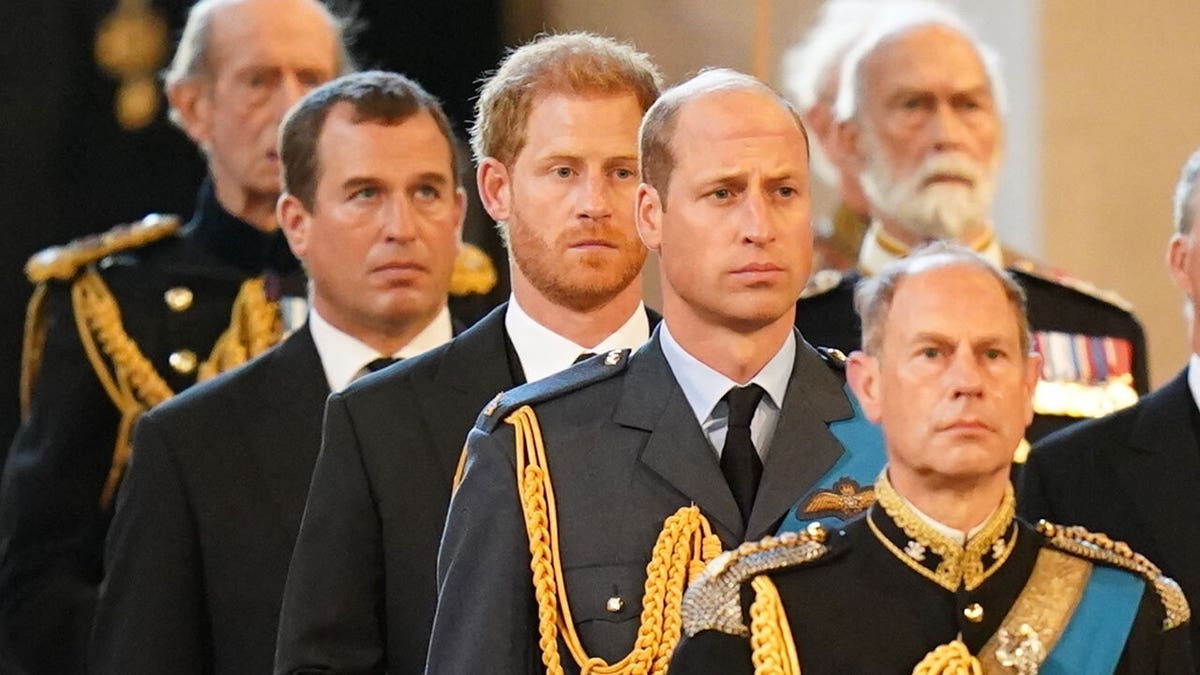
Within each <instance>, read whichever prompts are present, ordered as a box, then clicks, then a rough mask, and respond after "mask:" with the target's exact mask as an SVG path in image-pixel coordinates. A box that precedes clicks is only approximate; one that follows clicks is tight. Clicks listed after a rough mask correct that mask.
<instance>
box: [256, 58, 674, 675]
mask: <svg viewBox="0 0 1200 675" xmlns="http://www.w3.org/2000/svg"><path fill="white" fill-rule="evenodd" d="M659 79H660V78H659V75H658V72H657V70H656V69H655V68H654V66H653V65H652V64H651V63H650V61H649V60H648V59H647V57H646V56H645V55H644V54H640V53H638V52H636V51H634V50H633V49H631V48H630V47H628V46H626V45H621V44H618V43H616V42H614V41H612V40H610V39H607V38H600V37H596V36H592V35H586V34H566V35H556V36H548V37H543V38H540V39H538V40H536V41H534V42H532V43H530V44H527V45H524V46H522V47H521V48H519V49H517V50H516V51H514V52H513V53H512V54H510V55H509V56H508V57H507V58H506V59H505V61H504V62H503V63H502V64H501V66H500V68H499V70H498V71H497V72H496V74H495V75H493V76H492V77H491V78H489V79H488V81H487V82H486V83H485V84H484V85H483V88H482V90H481V93H480V97H479V102H478V105H477V114H476V119H475V126H474V128H473V129H472V145H473V147H474V150H475V156H476V159H477V161H478V170H477V176H478V184H479V189H480V195H481V197H482V199H483V203H484V206H485V207H486V208H487V210H488V212H489V214H490V215H491V216H492V217H493V218H495V219H496V220H497V221H499V222H500V223H501V225H500V226H501V228H502V232H504V234H505V238H506V240H507V241H508V244H509V252H510V258H511V267H510V270H511V274H512V287H513V294H512V297H511V298H510V300H509V302H508V303H507V304H506V305H503V306H501V307H500V308H498V309H496V310H495V311H493V312H492V313H491V314H490V315H488V316H487V317H485V318H484V319H482V320H481V321H480V322H479V323H478V324H477V325H476V326H475V327H474V328H473V329H471V330H469V331H467V332H466V333H464V334H463V335H461V336H459V337H458V338H456V339H455V340H453V341H451V342H450V343H449V344H447V345H444V346H443V347H441V348H438V349H436V350H433V351H431V352H429V353H427V354H425V355H423V356H421V357H420V358H416V359H411V360H408V361H405V362H404V363H402V364H398V365H396V366H395V367H392V368H389V369H387V370H386V371H384V372H382V373H380V374H378V375H376V376H373V377H369V378H365V379H364V380H363V381H362V382H359V383H355V384H354V385H353V386H351V387H350V388H348V389H347V390H346V391H345V392H342V393H340V394H335V395H334V396H332V397H331V398H330V400H329V404H328V406H327V409H326V419H325V438H324V441H323V445H322V449H321V454H320V457H319V458H318V460H317V466H316V469H315V471H314V474H313V482H312V487H311V489H310V493H309V498H308V505H307V507H306V509H305V514H304V520H303V523H302V524H301V527H300V535H299V539H298V540H297V543H296V551H295V554H294V556H293V559H292V566H291V569H290V571H289V572H288V580H287V588H286V590H285V592H284V601H283V611H282V616H281V619H280V628H279V644H278V650H277V651H278V653H277V657H276V672H278V673H307V672H355V673H360V672H379V673H382V672H384V671H387V672H389V673H402V674H410V673H420V672H422V670H423V669H424V665H425V652H426V648H427V646H428V641H429V631H430V626H431V625H432V622H433V612H434V605H435V600H436V589H435V583H434V582H435V578H434V575H435V568H436V554H437V547H438V542H439V540H440V538H441V533H442V525H443V522H444V519H445V514H446V507H447V504H448V503H449V500H450V489H451V484H452V481H453V477H454V475H455V468H456V466H457V464H458V461H459V458H460V456H461V454H462V449H463V442H464V440H465V439H466V435H467V431H468V430H469V429H470V426H471V423H472V421H473V420H474V419H475V417H476V415H478V413H479V410H480V409H481V408H482V407H483V406H484V404H486V403H487V401H488V399H490V398H492V397H493V396H495V395H496V394H497V392H500V391H503V390H506V389H510V388H512V387H513V386H514V385H517V384H521V383H524V382H526V381H533V380H537V379H540V378H542V377H545V376H546V375H549V374H551V373H554V372H557V371H559V370H562V369H564V368H567V367H569V366H570V365H571V364H572V363H573V362H574V361H576V360H577V359H578V358H579V356H580V355H581V354H582V353H587V352H607V351H609V350H613V349H621V348H630V347H635V346H637V345H640V344H641V343H643V342H644V341H645V340H646V338H647V337H648V335H649V326H650V325H651V324H653V323H656V319H657V316H655V315H653V314H652V313H650V312H648V310H646V309H645V307H644V306H643V305H642V302H641V283H640V273H641V268H642V263H643V262H644V260H645V257H646V250H645V247H644V246H642V244H641V242H640V241H638V239H637V234H636V231H635V228H634V224H633V199H634V191H635V189H636V187H637V175H638V169H637V129H638V123H639V122H640V120H641V117H642V113H643V112H644V111H645V110H646V109H647V108H648V107H649V106H650V104H651V103H653V102H654V100H655V99H656V98H657V97H658V88H659Z"/></svg>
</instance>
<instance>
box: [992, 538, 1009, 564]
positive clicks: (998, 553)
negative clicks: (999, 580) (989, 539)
mask: <svg viewBox="0 0 1200 675" xmlns="http://www.w3.org/2000/svg"><path fill="white" fill-rule="evenodd" d="M1007 550H1008V544H1007V543H1005V541H1004V540H1003V539H997V540H996V543H994V544H992V557H993V558H996V559H999V558H1003V557H1004V553H1005V551H1007Z"/></svg>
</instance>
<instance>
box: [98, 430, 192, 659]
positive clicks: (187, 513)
mask: <svg viewBox="0 0 1200 675" xmlns="http://www.w3.org/2000/svg"><path fill="white" fill-rule="evenodd" d="M167 426H168V429H167V431H168V432H169V431H170V430H169V425H167ZM133 445H134V447H135V448H136V453H135V455H134V459H133V461H132V462H131V464H130V467H129V472H128V475H127V476H126V480H125V482H124V484H123V485H122V488H121V492H120V498H119V499H118V503H117V512H116V516H115V517H114V518H113V523H112V527H111V528H110V530H109V536H108V543H107V547H106V555H105V558H106V563H107V572H106V575H105V580H104V584H103V585H102V586H101V590H100V598H99V602H98V603H97V608H96V623H95V626H94V628H93V635H92V645H91V647H92V649H91V658H90V659H89V672H91V673H99V674H102V675H107V674H108V673H112V674H113V675H117V674H120V675H127V674H133V675H137V674H138V673H146V674H153V673H178V674H182V675H186V674H187V673H200V672H202V671H201V664H203V663H204V662H205V661H206V660H207V654H208V652H209V648H208V645H209V644H210V643H211V635H210V634H209V632H208V622H207V620H206V619H205V617H204V613H205V612H204V609H203V607H204V582H203V578H202V571H201V567H200V566H201V563H202V561H201V555H200V545H199V541H198V533H197V531H196V526H195V520H194V518H193V516H192V512H191V509H190V508H189V505H188V500H187V490H186V488H185V486H184V484H183V481H182V479H181V476H182V472H181V471H180V467H179V465H178V462H177V457H176V456H175V455H174V452H173V450H174V448H173V447H172V444H171V442H170V441H169V440H168V438H167V434H165V433H163V431H162V430H160V428H159V423H158V420H157V419H155V418H154V416H153V413H151V414H150V415H149V416H146V417H143V419H142V421H141V422H139V424H138V425H137V430H136V433H135V436H134V443H133Z"/></svg>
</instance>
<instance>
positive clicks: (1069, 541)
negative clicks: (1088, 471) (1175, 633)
mask: <svg viewBox="0 0 1200 675" xmlns="http://www.w3.org/2000/svg"><path fill="white" fill-rule="evenodd" d="M1037 529H1038V532H1041V533H1042V534H1043V535H1045V536H1046V537H1047V538H1048V539H1049V541H1050V545H1051V546H1053V547H1054V548H1057V549H1059V550H1061V551H1066V552H1067V553H1071V554H1074V555H1076V556H1079V557H1080V558H1086V559H1088V560H1099V561H1101V562H1105V563H1108V564H1110V565H1112V566H1114V567H1120V568H1122V569H1126V570H1129V571H1131V572H1135V573H1137V574H1140V575H1141V576H1142V577H1144V578H1145V579H1146V580H1148V581H1149V582H1150V583H1151V584H1152V585H1153V586H1154V590H1155V592H1157V593H1158V597H1159V598H1160V599H1161V600H1162V604H1163V609H1164V610H1165V611H1166V616H1165V617H1164V618H1163V630H1164V631H1168V630H1171V629H1172V628H1177V627H1179V626H1182V625H1183V624H1185V623H1187V622H1188V621H1189V620H1190V619H1191V618H1192V610H1191V607H1190V606H1189V605H1188V601H1187V597H1185V596H1184V594H1183V590H1182V589H1180V588H1179V584H1178V583H1176V582H1175V580H1174V579H1172V578H1171V577H1168V576H1167V575H1165V574H1163V573H1162V570H1161V569H1159V568H1158V566H1157V565H1155V564H1154V563H1152V562H1150V561H1149V560H1148V559H1147V558H1146V556H1144V555H1142V554H1141V553H1137V552H1135V551H1134V550H1133V549H1132V548H1130V547H1129V544H1127V543H1125V542H1123V541H1117V540H1115V539H1111V538H1110V537H1109V536H1108V535H1106V534H1103V533H1100V532H1090V531H1088V530H1087V529H1085V528H1083V527H1080V526H1078V525H1071V526H1063V525H1055V524H1054V523H1050V522H1047V521H1045V520H1041V521H1038V524H1037Z"/></svg>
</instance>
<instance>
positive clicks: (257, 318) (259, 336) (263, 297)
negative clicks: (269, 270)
mask: <svg viewBox="0 0 1200 675" xmlns="http://www.w3.org/2000/svg"><path fill="white" fill-rule="evenodd" d="M282 339H283V319H282V317H281V315H280V313H279V303H277V302H275V301H274V300H271V299H270V298H268V297H267V286H266V282H265V280H264V279H263V278H262V277H255V278H253V279H247V280H246V281H244V282H242V287H241V289H240V290H238V294H237V297H236V298H235V299H234V301H233V310H232V311H231V312H230V316H229V327H228V328H226V329H225V332H223V333H221V337H219V338H217V341H216V343H215V344H214V345H213V348H212V352H211V353H210V354H209V357H208V359H207V360H205V362H204V363H202V364H200V367H199V369H198V370H197V373H196V381H197V382H203V381H205V380H208V379H211V378H213V377H216V376H217V375H220V374H221V373H223V372H225V371H227V370H232V369H233V368H236V367H238V366H240V365H242V364H243V363H245V362H247V361H249V360H250V359H252V358H254V357H255V356H258V355H259V354H261V353H263V352H265V351H267V350H268V349H270V348H271V347H273V346H275V345H276V344H278V343H279V341H280V340H282Z"/></svg>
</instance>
